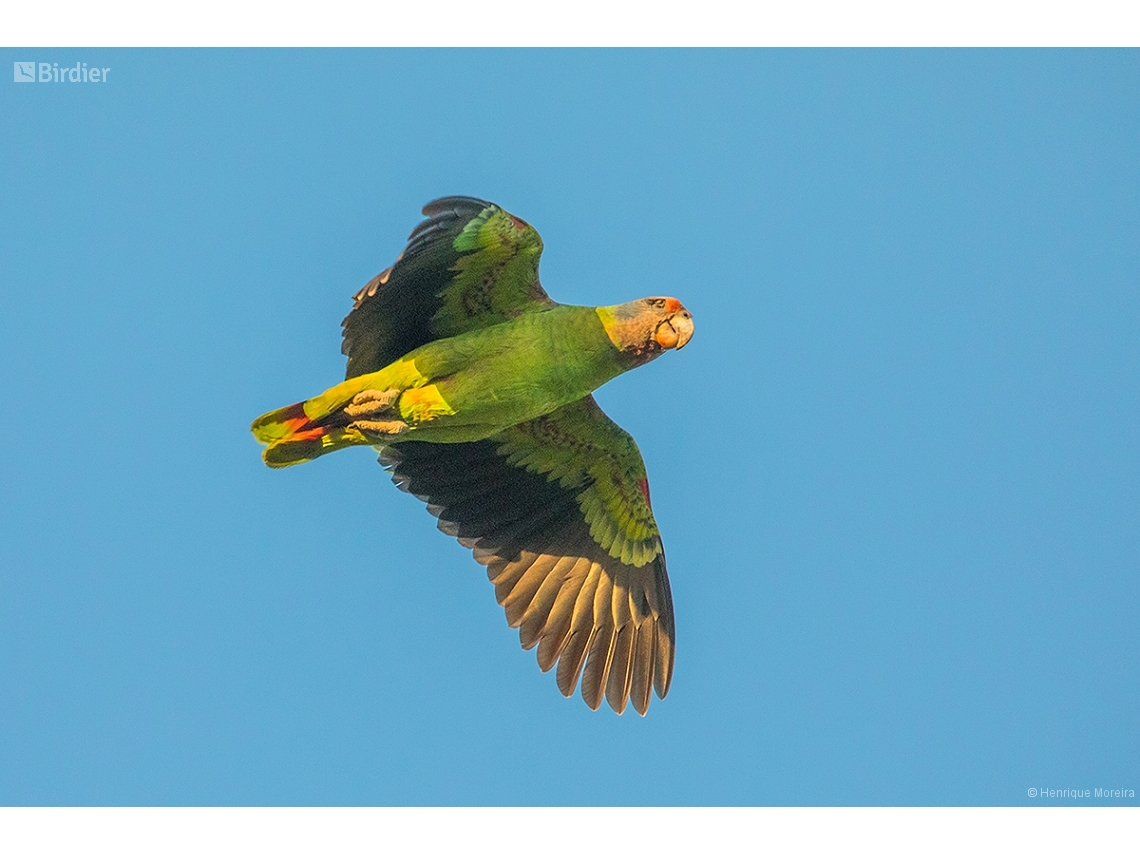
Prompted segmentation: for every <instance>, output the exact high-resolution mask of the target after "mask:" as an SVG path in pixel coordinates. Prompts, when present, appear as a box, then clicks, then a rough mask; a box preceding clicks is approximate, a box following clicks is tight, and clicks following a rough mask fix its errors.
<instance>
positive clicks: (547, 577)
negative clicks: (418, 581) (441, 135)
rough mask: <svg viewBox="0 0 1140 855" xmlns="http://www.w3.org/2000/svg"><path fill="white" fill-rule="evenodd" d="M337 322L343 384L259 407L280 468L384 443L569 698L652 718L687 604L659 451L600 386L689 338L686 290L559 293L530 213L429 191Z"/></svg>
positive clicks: (408, 486) (384, 455)
mask: <svg viewBox="0 0 1140 855" xmlns="http://www.w3.org/2000/svg"><path fill="white" fill-rule="evenodd" d="M422 213H423V215H424V216H425V217H426V219H424V220H423V221H422V222H420V224H419V225H418V226H416V228H415V229H414V230H413V231H412V232H411V234H410V235H409V237H408V243H407V246H406V247H405V249H404V251H403V252H402V253H401V254H400V255H399V256H398V258H397V260H396V262H395V263H394V264H393V265H392V266H391V267H389V268H387V269H386V270H384V271H383V272H381V273H380V274H379V275H377V276H376V277H375V278H373V279H372V280H371V281H369V282H368V283H367V284H366V285H365V286H364V287H363V288H362V289H361V290H360V291H359V292H357V293H356V294H355V295H354V297H353V308H352V310H351V311H350V312H349V314H348V316H347V317H346V318H345V319H344V321H343V322H342V325H341V326H342V339H343V344H342V348H341V350H342V353H343V354H344V355H345V356H346V357H347V370H346V372H345V377H346V379H345V380H344V381H343V382H341V383H338V384H337V385H335V386H332V387H331V388H329V389H327V390H326V391H324V392H322V393H321V394H319V395H317V396H316V397H313V398H309V399H308V400H306V401H303V402H300V403H296V404H291V405H290V406H287V407H283V408H281V409H277V410H273V411H272V412H269V413H266V414H265V415H263V416H261V417H260V418H258V419H257V420H255V421H254V422H253V425H252V432H253V434H254V437H255V438H256V439H257V440H258V441H259V442H260V443H262V444H263V445H264V446H265V448H264V449H263V451H262V458H263V460H264V462H265V463H266V464H267V465H268V466H270V467H272V468H275V469H276V468H284V467H288V466H293V465H296V464H300V463H305V462H307V461H311V460H314V459H315V458H317V457H320V456H322V455H324V454H328V453H330V452H334V451H338V450H340V449H342V448H348V447H350V446H358V445H364V446H370V447H372V448H373V449H374V450H376V451H377V452H378V453H379V460H380V463H381V464H382V465H383V466H384V467H385V468H386V469H387V470H388V471H389V472H390V474H391V477H392V479H393V481H395V483H396V485H397V486H398V487H399V488H400V489H402V490H403V491H405V492H409V493H411V494H412V495H414V496H416V497H417V498H419V499H420V500H422V501H424V502H426V503H427V509H428V510H429V511H430V512H431V513H432V514H433V515H435V516H436V517H437V518H438V526H439V528H440V529H441V530H442V531H443V532H444V533H446V534H448V535H450V536H452V537H455V538H457V539H458V541H459V542H460V543H461V544H462V545H463V546H464V547H466V548H468V549H470V550H471V551H472V555H473V557H474V559H475V560H476V561H477V562H478V563H479V564H481V565H483V566H485V567H486V569H487V575H488V577H489V579H490V581H491V583H492V584H493V585H494V588H495V596H496V599H497V600H498V603H499V605H500V606H502V607H503V609H504V610H505V612H506V618H507V623H508V625H509V626H510V627H512V628H517V629H518V630H519V639H520V641H521V643H522V647H523V648H524V649H527V650H529V649H532V648H534V647H535V646H537V648H538V650H537V654H536V655H537V658H538V664H539V667H540V668H541V669H542V670H543V671H544V672H546V671H549V670H550V669H551V668H554V667H555V665H557V670H556V674H555V676H556V682H557V685H558V688H559V690H560V691H561V692H562V694H563V695H565V696H566V697H571V696H573V694H574V692H575V689H576V687H577V685H578V682H579V678H580V679H581V695H582V699H583V700H584V701H585V702H586V704H587V705H588V706H589V707H590V708H591V709H592V710H597V709H598V708H599V707H600V706H601V703H602V700H603V698H604V699H605V700H606V701H607V702H608V704H609V705H610V707H611V708H612V709H613V710H614V711H615V712H617V713H618V714H619V715H620V714H621V713H622V712H623V711H624V710H625V709H626V706H627V704H628V703H629V702H631V701H632V704H633V707H634V709H636V710H637V712H638V713H639V714H640V715H642V716H644V715H645V714H646V712H647V710H648V708H649V702H650V697H651V693H652V691H654V690H655V691H656V693H657V696H658V697H659V698H664V697H665V695H666V694H667V693H668V691H669V687H670V684H671V682H672V678H673V663H674V648H675V630H674V619H673V599H672V594H671V592H670V589H669V577H668V575H667V574H666V571H665V551H664V547H663V545H662V541H661V534H660V531H659V530H658V527H657V524H656V522H655V521H654V518H653V510H652V506H651V503H650V498H649V482H648V478H647V475H646V471H645V464H644V461H643V460H642V457H641V452H640V451H639V450H638V447H637V444H636V443H635V442H634V440H633V437H632V436H630V435H629V434H628V433H627V432H626V431H624V430H622V429H621V428H620V427H618V426H617V424H615V423H614V422H613V421H611V420H610V418H609V417H608V416H606V414H605V413H604V412H602V409H601V407H599V406H598V404H597V403H596V401H595V400H594V397H593V394H592V393H593V392H594V390H595V389H597V388H598V387H600V386H602V385H603V384H604V383H606V382H607V381H609V380H612V379H613V378H614V377H617V376H618V375H619V374H622V373H624V372H626V371H629V370H631V369H633V368H636V367H638V366H641V365H645V364H646V363H648V362H650V361H651V360H654V359H656V358H657V357H658V356H660V355H661V354H662V353H664V352H665V351H667V350H680V349H681V348H683V347H684V346H685V345H686V344H687V343H688V342H689V340H690V338H691V337H692V335H693V316H692V314H691V313H690V312H689V311H688V310H687V309H686V308H685V307H684V306H683V305H682V304H681V302H680V301H679V300H677V299H676V298H674V297H647V298H644V299H640V300H634V301H632V302H628V303H621V304H618V305H613V306H602V307H589V306H572V305H564V304H560V303H556V302H555V301H554V300H552V299H551V298H550V297H549V296H547V294H546V291H545V290H544V289H543V287H542V284H541V283H540V282H539V277H538V265H539V258H540V256H541V254H542V249H543V243H542V239H541V237H539V234H538V232H537V231H536V230H535V228H534V227H533V226H531V225H530V224H529V223H527V222H525V221H524V220H522V219H520V218H518V217H516V216H514V215H512V214H510V213H508V212H507V211H505V210H504V209H503V208H501V207H499V206H498V205H496V204H494V203H491V202H486V201H483V200H481V199H476V198H473V197H468V196H448V197H445V198H441V199H437V200H435V201H433V202H429V203H428V204H427V205H425V206H424V208H423V210H422Z"/></svg>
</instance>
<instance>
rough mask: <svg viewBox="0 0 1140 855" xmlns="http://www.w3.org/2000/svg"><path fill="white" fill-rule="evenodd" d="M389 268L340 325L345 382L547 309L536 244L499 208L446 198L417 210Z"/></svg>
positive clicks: (526, 228)
mask: <svg viewBox="0 0 1140 855" xmlns="http://www.w3.org/2000/svg"><path fill="white" fill-rule="evenodd" d="M423 213H424V215H425V216H426V217H427V219H426V220H424V221H423V222H421V223H420V224H419V225H418V226H416V228H415V229H413V230H412V233H411V234H410V235H409V236H408V244H407V246H406V247H405V248H404V251H403V252H402V253H400V257H399V258H398V259H397V260H396V263H395V264H393V265H392V266H391V267H389V268H388V269H387V270H385V271H383V272H382V273H380V274H379V275H378V276H376V277H374V278H373V279H372V280H371V281H370V282H369V283H368V284H367V285H365V286H364V287H363V288H362V289H360V291H358V292H357V293H356V295H355V297H354V305H353V309H352V311H351V312H350V313H349V314H348V316H347V317H346V318H345V319H344V322H343V323H342V326H343V329H344V341H343V344H342V346H341V351H342V352H343V353H344V354H345V355H346V356H347V357H348V368H347V372H346V376H347V377H355V376H357V375H359V374H367V373H370V372H372V371H379V370H380V369H381V368H383V367H384V366H385V365H388V364H390V363H391V362H394V361H395V360H397V359H399V358H400V357H401V356H403V355H404V354H406V353H408V352H409V351H411V350H414V349H415V348H417V347H419V346H421V345H424V344H427V343H428V342H429V341H434V340H436V339H440V338H448V337H450V336H453V335H458V334H460V333H463V332H467V331H468V330H472V329H478V328H481V327H486V326H491V325H493V324H497V323H502V322H503V321H507V320H510V319H511V318H514V317H518V315H520V314H522V313H524V312H532V311H542V310H544V309H548V308H550V307H552V306H554V305H556V304H555V303H554V301H553V300H551V299H550V298H549V297H548V296H547V295H546V292H545V291H544V290H543V289H542V285H541V284H540V282H539V280H538V263H539V258H540V257H541V255H542V238H541V237H539V234H538V232H537V231H536V230H535V229H534V228H533V227H532V226H530V225H528V224H527V223H525V222H524V221H523V220H520V219H519V218H518V217H515V216H512V215H511V214H509V213H507V212H506V211H504V210H503V209H502V208H500V207H499V206H498V205H495V204H494V203H491V202H485V201H483V200H482V199H475V198H472V197H469V196H448V197H445V198H443V199H436V200H435V201H434V202H429V203H428V204H427V205H425V206H424V209H423Z"/></svg>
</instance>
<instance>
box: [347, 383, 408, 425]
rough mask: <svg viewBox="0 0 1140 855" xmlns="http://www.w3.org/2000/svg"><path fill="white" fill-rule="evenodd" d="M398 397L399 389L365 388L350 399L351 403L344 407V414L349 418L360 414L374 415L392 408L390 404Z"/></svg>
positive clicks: (357, 416)
mask: <svg viewBox="0 0 1140 855" xmlns="http://www.w3.org/2000/svg"><path fill="white" fill-rule="evenodd" d="M399 398H400V390H399V389H385V390H384V391H380V390H379V389H365V390H364V391H363V392H361V393H360V394H358V395H357V396H356V397H355V398H353V399H352V403H351V404H349V405H348V406H347V407H345V408H344V414H345V415H346V416H348V417H349V418H353V419H355V418H359V417H360V416H375V415H378V414H379V413H386V412H389V411H391V410H392V409H393V407H392V405H393V404H395V403H396V401H397V400H399Z"/></svg>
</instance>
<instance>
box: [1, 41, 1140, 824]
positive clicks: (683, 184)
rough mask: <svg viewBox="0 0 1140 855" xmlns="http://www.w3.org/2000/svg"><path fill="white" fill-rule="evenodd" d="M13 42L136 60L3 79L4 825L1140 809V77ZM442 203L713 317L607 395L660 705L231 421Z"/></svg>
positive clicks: (449, 548) (412, 523)
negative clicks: (271, 465) (303, 807)
mask: <svg viewBox="0 0 1140 855" xmlns="http://www.w3.org/2000/svg"><path fill="white" fill-rule="evenodd" d="M3 53H4V56H5V60H6V61H11V62H16V61H36V62H50V63H58V64H59V65H61V66H64V65H74V64H75V63H76V62H85V63H87V64H88V65H89V66H95V65H98V66H100V67H109V68H111V69H112V70H111V72H110V74H109V76H108V79H107V81H106V82H105V83H99V84H70V83H68V84H39V83H37V84H35V85H22V84H16V83H15V82H11V83H7V82H6V83H4V84H2V85H0V114H2V116H3V121H2V122H0V186H2V187H3V194H2V196H3V202H4V204H3V206H0V233H2V234H3V236H4V238H3V245H4V251H3V253H0V354H2V358H0V396H2V400H3V401H4V406H3V413H4V417H5V419H6V421H7V424H8V431H7V435H8V437H9V442H8V448H7V453H6V454H3V455H0V483H2V484H3V485H4V492H5V494H6V495H7V497H8V498H7V501H5V502H3V503H2V504H0V803H6V804H435V805H446V804H520V805H525V804H544V805H545V804H598V805H609V804H623V805H625V804H629V805H639V804H733V805H735V804H774V805H781V804H808V805H810V804H823V805H846V804H853V805H861V804H1014V805H1018V804H1031V803H1040V800H1037V801H1036V802H1035V801H1033V800H1030V799H1028V798H1027V795H1026V794H1027V788H1029V787H1081V788H1084V787H1088V788H1092V787H1098V786H1099V787H1109V786H1112V787H1120V786H1125V787H1132V788H1134V789H1140V737H1138V735H1137V728H1136V721H1137V713H1138V709H1140V667H1138V662H1137V655H1136V652H1137V650H1138V649H1140V628H1138V626H1140V623H1138V621H1137V619H1136V604H1137V603H1138V602H1140V581H1138V574H1137V569H1138V557H1140V535H1138V532H1140V527H1138V526H1137V513H1138V510H1140V489H1138V484H1140V451H1138V449H1140V421H1138V416H1140V406H1138V405H1140V376H1138V371H1137V365H1138V356H1140V354H1138V346H1137V330H1138V329H1140V288H1138V287H1137V286H1138V282H1140V240H1138V239H1137V235H1138V227H1140V159H1138V158H1137V156H1136V152H1137V150H1138V146H1140V102H1138V101H1137V99H1136V93H1137V92H1138V91H1140V63H1138V61H1137V57H1138V55H1137V53H1136V52H1134V51H1132V52H1120V51H926V52H924V51H906V50H904V51H783V50H780V51H680V52H665V51H652V50H637V51H609V52H607V51H559V52H551V51H516V52H511V51H413V50H406V51H269V50H258V51H221V50H209V51H161V50H149V51H114V50H95V49H84V50H80V49H75V50H71V49H68V50H62V49H58V50H57V49H20V50H5V51H3ZM5 67H7V66H5ZM452 193H463V194H472V195H477V196H481V197H483V198H488V199H493V200H495V201H497V202H499V203H500V204H502V205H503V206H505V207H506V208H507V209H508V210H510V211H511V212H513V213H515V214H518V215H519V216H521V217H524V218H525V219H527V220H528V221H529V222H531V223H533V224H534V225H535V226H536V227H537V228H538V229H539V231H540V232H541V233H542V236H543V238H544V241H545V244H546V252H545V254H544V256H543V261H542V268H541V271H542V278H543V282H544V284H545V286H546V289H547V290H548V292H549V293H550V294H551V295H552V296H553V297H554V298H555V299H557V300H560V301H562V302H568V303H579V304H611V303H615V302H619V301H624V300H628V299H633V298H635V297H639V296H644V295H646V294H657V293H668V294H673V295H675V296H677V297H679V298H680V299H682V300H683V301H684V302H685V304H686V305H687V306H688V307H689V308H690V309H691V310H692V311H693V314H694V317H695V320H696V335H695V337H694V339H693V342H692V344H691V345H690V346H689V347H688V348H686V349H685V350H684V351H683V352H682V353H679V354H670V355H668V356H667V357H666V358H662V359H661V360H659V361H657V362H655V363H654V364H653V365H651V366H648V367H645V368H643V369H639V370H638V371H636V372H633V373H631V374H629V375H626V376H623V377H621V378H619V379H618V380H616V381H614V382H613V383H611V384H610V385H609V386H607V387H605V388H603V389H602V390H601V391H600V392H599V393H598V396H597V397H598V400H599V401H600V403H601V404H602V406H603V407H605V409H606V410H607V412H608V413H609V414H610V415H611V416H612V417H613V418H614V419H615V420H616V421H617V422H618V423H619V424H621V425H622V426H623V427H625V428H626V429H628V430H629V431H630V432H631V433H632V434H633V435H634V436H635V437H636V438H637V440H638V442H639V444H640V446H641V449H642V453H643V455H644V457H645V459H646V463H647V466H648V469H649V474H650V480H651V483H652V485H653V496H654V509H655V511H656V514H657V518H658V522H659V524H660V526H661V528H662V530H663V533H664V537H665V544H666V550H667V553H668V557H669V569H670V576H671V579H672V586H673V595H674V600H675V603H676V612H677V636H678V641H677V649H678V658H677V667H676V675H675V679H674V683H673V688H672V691H671V693H670V695H669V697H668V698H667V699H666V700H665V701H657V700H655V701H654V703H653V704H652V706H651V708H650V712H649V715H648V716H647V717H646V718H645V719H641V718H639V717H637V716H636V715H635V714H633V713H632V711H630V712H628V713H627V714H626V715H625V716H622V717H620V718H619V717H617V716H615V715H613V714H612V713H611V712H609V711H608V710H607V709H603V710H601V711H599V712H597V713H591V712H590V711H589V710H588V709H587V708H586V707H585V705H584V704H583V703H582V702H581V700H580V699H579V698H574V699H572V700H566V699H564V698H562V696H561V695H560V694H559V693H558V691H557V689H556V687H555V685H554V679H553V676H552V675H549V674H548V675H543V674H541V673H540V672H539V670H538V668H537V666H536V664H535V662H534V655H533V653H532V652H524V651H522V650H520V649H519V646H518V639H517V633H516V632H515V631H512V630H509V629H508V628H507V627H506V624H505V620H504V618H503V615H502V612H501V609H500V608H499V607H498V606H497V605H496V604H495V600H494V594H493V590H492V588H491V586H490V585H489V583H488V582H487V581H486V578H485V575H484V572H483V570H482V568H480V567H479V566H477V565H476V564H475V563H474V562H473V561H472V560H471V559H470V557H469V556H468V554H467V553H466V552H465V550H463V549H462V548H461V547H460V546H458V545H457V544H456V543H455V542H454V541H452V540H450V539H449V538H447V537H445V536H444V535H442V534H440V533H439V532H437V531H436V530H435V526H434V521H433V520H432V518H431V517H430V516H429V515H428V514H427V513H426V511H425V510H424V509H423V507H422V506H421V505H420V504H419V503H418V502H417V501H416V500H414V499H413V498H411V497H409V496H407V495H404V494H403V493H400V492H399V491H398V490H396V489H395V487H393V486H392V485H391V483H390V482H389V481H388V478H387V476H386V475H385V473H384V472H383V471H382V470H381V469H380V467H379V466H378V465H377V464H376V462H375V455H374V454H373V453H371V452H369V451H368V450H363V449H351V450H349V451H346V452H342V453H339V454H336V455H332V456H330V457H328V458H325V459H322V460H320V461H317V462H315V463H313V464H310V465H306V466H303V467H296V468H293V469H290V470H286V471H271V470H269V469H267V468H265V467H264V466H263V465H262V463H261V461H260V457H259V448H258V446H257V444H256V442H255V441H254V440H253V438H252V437H251V436H250V435H249V433H248V425H249V422H250V421H251V420H252V419H253V418H254V417H255V416H257V415H259V414H260V413H262V412H263V411H265V410H268V409H271V408H273V407H277V406H281V405H284V404H286V403H289V402H291V401H295V400H298V399H300V398H303V397H306V396H308V395H311V394H314V393H316V392H319V391H320V390H322V389H324V388H325V387H326V386H328V385H331V384H332V383H335V382H336V381H337V380H339V379H340V378H341V377H342V376H343V357H342V356H341V355H340V352H339V348H340V339H339V332H340V327H339V324H340V320H341V318H342V317H343V316H344V314H345V313H346V312H347V311H348V309H349V308H350V306H351V300H350V298H351V295H352V293H353V292H354V291H355V290H356V289H357V288H359V286H360V285H362V284H363V283H364V282H365V281H367V280H368V279H369V278H370V277H371V276H372V275H374V274H375V273H376V272H378V271H379V270H380V269H382V268H383V267H386V266H387V265H388V264H389V263H391V261H392V260H393V259H394V258H395V256H396V254H397V253H398V252H399V250H400V249H401V248H402V246H403V243H404V238H405V236H406V235H407V233H408V231H410V229H411V228H412V227H413V226H414V225H415V224H416V222H418V219H419V216H418V211H419V207H420V206H421V205H422V204H423V203H424V202H426V201H428V200H429V199H432V198H434V197H437V196H441V195H447V194H452ZM1054 803H1055V802H1054Z"/></svg>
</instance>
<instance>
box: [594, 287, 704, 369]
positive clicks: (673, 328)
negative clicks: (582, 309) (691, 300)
mask: <svg viewBox="0 0 1140 855" xmlns="http://www.w3.org/2000/svg"><path fill="white" fill-rule="evenodd" d="M597 311H598V317H599V318H601V321H602V326H604V327H605V329H606V335H608V336H609V337H610V341H612V342H613V343H614V346H615V347H616V348H617V349H618V350H620V351H622V352H623V353H626V354H628V355H630V356H633V357H635V359H636V360H637V361H638V362H639V363H640V362H648V361H649V360H651V359H655V358H657V357H658V356H660V355H661V354H662V353H664V352H665V351H666V350H673V349H676V350H680V349H681V348H682V347H684V346H685V345H686V344H688V343H689V339H691V338H692V337H693V316H692V314H691V313H690V312H689V310H688V309H686V308H685V307H684V306H682V305H681V301H680V300H678V299H676V298H675V297H646V298H644V299H642V300H634V301H633V302H631V303H622V304H620V305H617V306H606V307H604V308H601V309H598V310H597Z"/></svg>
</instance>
